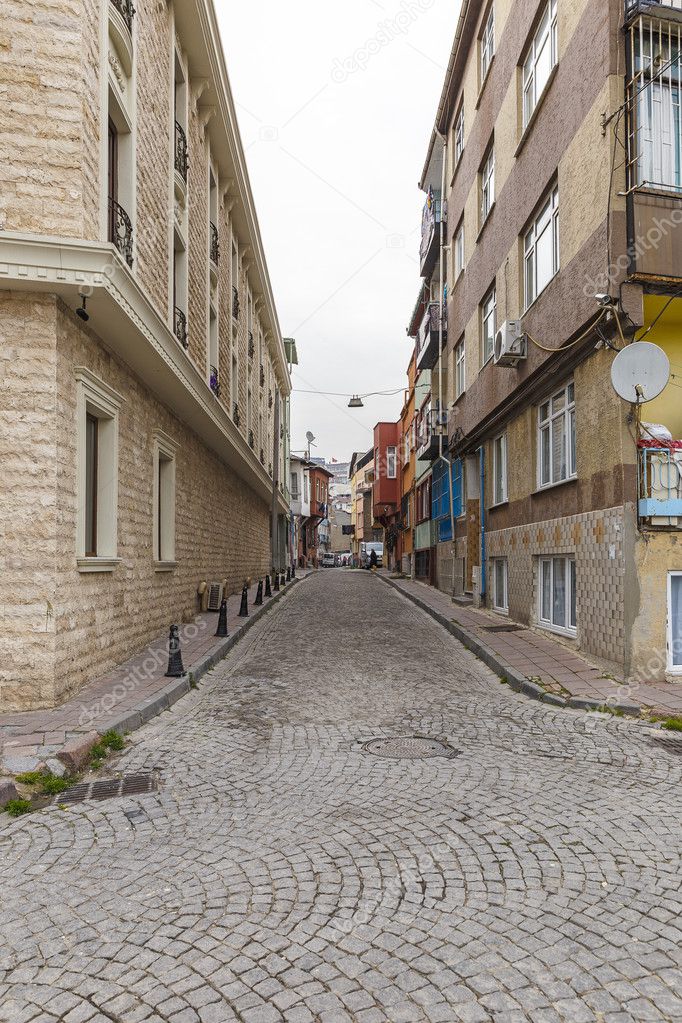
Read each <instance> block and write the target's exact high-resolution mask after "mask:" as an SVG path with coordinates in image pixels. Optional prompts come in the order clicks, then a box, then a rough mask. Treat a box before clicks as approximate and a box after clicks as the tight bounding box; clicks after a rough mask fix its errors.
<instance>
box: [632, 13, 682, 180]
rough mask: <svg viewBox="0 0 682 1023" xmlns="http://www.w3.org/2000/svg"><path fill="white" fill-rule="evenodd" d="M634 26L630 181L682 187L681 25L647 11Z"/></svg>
mask: <svg viewBox="0 0 682 1023" xmlns="http://www.w3.org/2000/svg"><path fill="white" fill-rule="evenodd" d="M629 32H630V40H629V41H630V68H629V81H628V90H627V92H628V108H629V115H630V116H629V138H628V168H629V184H630V186H631V187H640V188H644V187H650V188H658V189H671V190H673V191H675V192H680V191H682V99H681V89H682V25H680V24H679V22H676V23H672V22H670V23H668V22H666V21H664V20H663V19H659V18H656V19H653V18H646V17H642V18H638V19H637V20H636V21H635V22H634V23H633V24H632V25H631V26H630V30H629Z"/></svg>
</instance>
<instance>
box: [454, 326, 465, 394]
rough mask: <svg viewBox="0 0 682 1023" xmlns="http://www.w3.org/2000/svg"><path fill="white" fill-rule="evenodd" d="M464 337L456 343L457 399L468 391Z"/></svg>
mask: <svg viewBox="0 0 682 1023" xmlns="http://www.w3.org/2000/svg"><path fill="white" fill-rule="evenodd" d="M464 342H465V339H464V338H463V337H462V338H460V340H459V341H458V342H457V344H456V345H455V400H457V398H461V396H462V395H463V394H464V392H465V391H466V345H465V343H464Z"/></svg>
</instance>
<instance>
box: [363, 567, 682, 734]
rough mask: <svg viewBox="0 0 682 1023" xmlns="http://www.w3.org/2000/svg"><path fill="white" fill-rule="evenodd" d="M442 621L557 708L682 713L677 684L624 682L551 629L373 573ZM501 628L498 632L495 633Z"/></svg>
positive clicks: (517, 682)
mask: <svg viewBox="0 0 682 1023" xmlns="http://www.w3.org/2000/svg"><path fill="white" fill-rule="evenodd" d="M377 575H378V576H379V578H381V579H382V581H384V582H386V583H388V584H389V585H391V586H394V587H395V588H396V589H397V590H399V591H400V592H401V593H403V594H404V595H405V596H406V597H408V598H409V599H410V600H412V601H413V602H414V603H416V604H418V605H419V606H420V607H421V608H422V609H423V610H424V611H426V612H427V613H428V614H431V615H432V616H433V617H435V618H436V619H437V620H438V621H440V622H441V624H442V625H444V626H445V627H446V628H447V629H448V630H449V631H450V632H452V633H453V635H455V636H457V638H458V639H460V640H461V641H462V642H463V643H464V645H465V646H467V647H468V648H469V649H470V650H472V651H473V652H474V653H475V654H477V655H478V656H479V657H480V658H481V659H482V660H483V661H485V663H486V664H488V665H489V667H491V668H492V669H493V670H494V671H496V672H497V674H498V675H499V676H500V677H501V678H503V677H506V678H507V680H508V681H509V682H510V684H512V685H513V686H514V688H516V689H521V690H523V691H524V692H526V693H527V694H528V695H529V696H533V697H534V698H536V699H541V700H544V701H545V702H547V703H552V704H555V705H557V706H569V707H578V708H583V709H590V708H597V707H603V706H609V707H611V708H613V709H614V710H620V711H621V712H623V713H625V714H628V715H631V716H633V717H634V716H638V715H640V714H641V713H642V711H645V712H648V711H651V712H653V713H657V714H665V715H669V716H672V715H682V685H679V686H678V685H671V684H668V683H666V682H660V683H655V684H651V685H649V684H645V683H638V682H630V683H624V682H623V681H622V680H620V679H617V678H614V677H612V676H611V675H609V674H607V673H606V672H604V671H603V670H602V669H601V668H596V667H595V666H594V665H592V664H590V663H589V661H587V660H586V659H585V658H584V657H581V656H580V654H577V653H573V652H572V651H571V650H570V649H568V648H567V647H566V646H564V645H563V644H562V643H560V642H558V641H557V640H555V639H554V638H553V637H552V635H551V634H550V633H544V634H543V633H542V632H539V631H538V632H536V631H533V630H532V629H528V628H525V627H524V626H522V625H521V626H519V625H517V624H516V623H515V622H514V621H512V620H511V619H509V618H506V617H504V616H501V615H496V614H494V613H492V612H490V611H485V610H477V609H475V608H466V607H461V606H459V605H458V604H455V603H453V601H452V600H451V598H450V597H449V596H448V595H447V594H446V593H441V591H440V590H437V589H435V587H432V586H427V585H426V584H425V583H419V582H414V581H413V580H411V579H392V578H390V577H389V573H388V572H387V571H386V570H382V571H380V572H378V573H377ZM498 630H500V631H498Z"/></svg>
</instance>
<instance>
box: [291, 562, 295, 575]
mask: <svg viewBox="0 0 682 1023" xmlns="http://www.w3.org/2000/svg"><path fill="white" fill-rule="evenodd" d="M291 578H292V579H295V578H296V562H295V561H292V562H291Z"/></svg>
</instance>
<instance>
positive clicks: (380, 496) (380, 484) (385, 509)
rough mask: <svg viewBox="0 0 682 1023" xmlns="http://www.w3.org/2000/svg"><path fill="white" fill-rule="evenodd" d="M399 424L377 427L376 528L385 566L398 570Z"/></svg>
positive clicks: (375, 444) (375, 450)
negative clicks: (381, 534)
mask: <svg viewBox="0 0 682 1023" xmlns="http://www.w3.org/2000/svg"><path fill="white" fill-rule="evenodd" d="M400 438H401V433H400V423H399V422H398V423H377V424H376V426H375V427H374V478H373V481H372V517H373V520H374V521H373V525H375V526H378V527H381V529H382V530H383V535H384V565H386V566H387V567H388V568H396V567H397V557H398V541H399V535H400V531H399V526H400V504H401V498H402V487H401V482H400Z"/></svg>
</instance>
